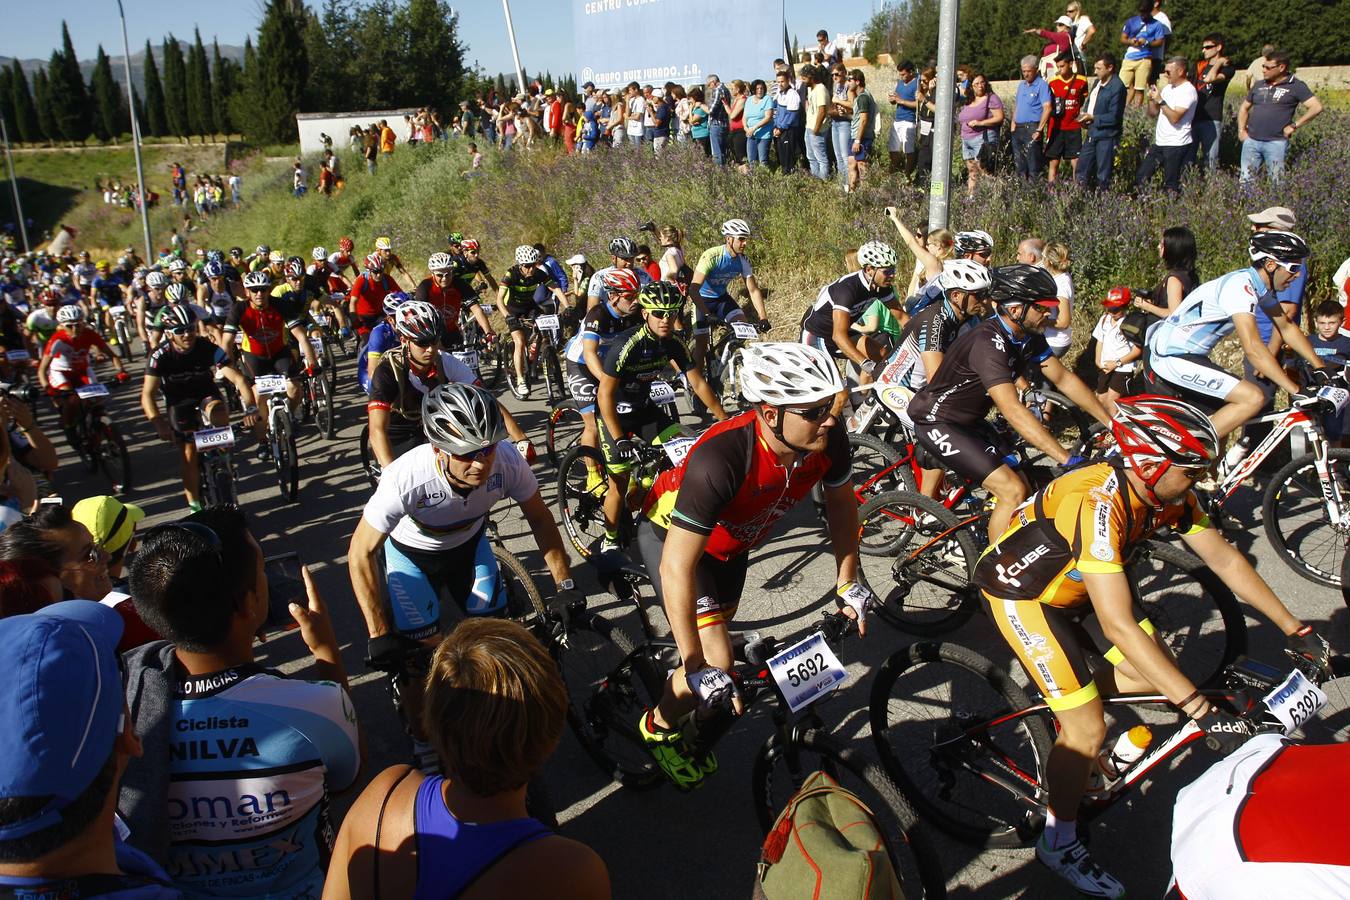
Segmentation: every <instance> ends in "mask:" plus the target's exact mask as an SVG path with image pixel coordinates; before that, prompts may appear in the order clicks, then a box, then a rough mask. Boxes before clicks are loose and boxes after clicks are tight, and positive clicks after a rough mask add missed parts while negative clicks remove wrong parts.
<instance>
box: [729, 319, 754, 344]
mask: <svg viewBox="0 0 1350 900" xmlns="http://www.w3.org/2000/svg"><path fill="white" fill-rule="evenodd" d="M731 334H732V336H733V337H735V338H736V340H738V341H752V340H754V339H755V338H756V337H757V336H758V335H759V329H757V328H756V327H755V326H753V325H751V324H750V323H749V322H739V321H738V322H732V323H731Z"/></svg>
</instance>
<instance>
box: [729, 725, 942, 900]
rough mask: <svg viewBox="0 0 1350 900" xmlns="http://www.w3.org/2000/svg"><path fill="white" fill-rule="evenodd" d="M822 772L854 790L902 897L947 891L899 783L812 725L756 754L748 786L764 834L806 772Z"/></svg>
mask: <svg viewBox="0 0 1350 900" xmlns="http://www.w3.org/2000/svg"><path fill="white" fill-rule="evenodd" d="M817 771H822V772H824V773H825V774H827V775H829V776H830V777H831V778H833V779H834V780H835V781H836V782H838V783H839V785H840V787H843V788H844V789H845V790H848V791H850V792H852V793H853V794H855V795H857V797H858V799H859V800H861V801H862V802H863V805H865V806H866V807H867V809H868V810H869V811H870V812H871V813H872V816H873V818H874V819H875V820H876V823H877V826H878V827H879V828H880V829H881V831H882V834H884V835H885V838H886V850H887V853H888V855H889V856H890V858H891V862H892V864H893V865H894V868H895V875H896V878H897V879H898V880H899V882H900V887H901V888H902V890H903V894H904V896H905V897H907V898H916V897H922V898H927V900H932V898H939V897H945V896H947V886H946V878H945V877H943V874H942V866H941V863H940V860H939V858H938V855H937V851H936V850H935V849H934V848H933V847H932V845H931V841H930V838H929V837H928V836H927V833H926V831H925V829H924V828H923V826H922V824H921V823H920V821H919V817H918V816H917V815H916V814H915V812H914V807H913V806H911V805H910V803H909V801H908V800H906V799H905V796H904V794H903V793H902V792H901V790H900V788H899V787H897V786H896V784H895V782H894V781H892V780H891V778H890V776H889V775H887V774H886V772H885V770H884V769H882V768H881V767H880V766H878V765H877V764H876V763H874V762H870V761H868V760H867V759H866V758H865V757H863V756H862V755H861V754H860V753H858V752H857V751H855V750H853V749H852V748H846V747H841V746H840V745H839V744H837V743H836V742H835V741H834V739H833V738H831V737H830V736H829V735H828V734H826V733H825V732H823V731H821V730H820V729H817V728H807V729H802V730H800V731H794V732H793V733H792V735H791V736H790V737H789V738H788V739H787V740H779V739H778V738H777V737H774V738H770V739H769V740H768V741H767V742H766V743H765V744H764V746H763V747H762V748H760V751H759V753H758V755H757V756H756V757H755V765H754V770H753V774H752V775H751V788H752V790H753V791H754V798H755V812H756V814H757V815H758V816H759V825H760V828H762V829H763V830H764V833H765V834H767V833H768V832H769V829H770V828H772V827H773V824H774V821H775V820H776V819H777V818H778V815H779V813H781V812H782V811H783V809H784V808H785V807H786V806H787V804H788V801H789V800H791V799H792V796H793V795H794V794H796V793H797V791H798V789H800V788H801V786H802V782H804V781H805V780H806V779H807V777H808V776H810V775H811V774H812V773H814V772H817Z"/></svg>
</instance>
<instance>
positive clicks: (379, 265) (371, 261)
mask: <svg viewBox="0 0 1350 900" xmlns="http://www.w3.org/2000/svg"><path fill="white" fill-rule="evenodd" d="M365 268H366V271H367V272H377V273H378V272H383V271H384V260H382V259H380V254H378V253H372V254H370V255H369V256H367V257H366V265H365Z"/></svg>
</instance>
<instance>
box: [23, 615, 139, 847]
mask: <svg viewBox="0 0 1350 900" xmlns="http://www.w3.org/2000/svg"><path fill="white" fill-rule="evenodd" d="M121 639H122V617H121V616H119V615H118V614H117V613H116V612H115V611H114V610H113V609H112V608H111V607H108V606H104V605H103V604H101V603H94V602H93V601H90V600H67V601H64V602H62V603H53V604H52V605H50V606H45V607H43V608H42V609H40V610H38V611H37V612H35V613H32V614H30V615H23V616H11V617H10V618H7V619H0V646H3V647H5V648H6V652H7V654H8V655H9V658H10V660H11V663H10V665H11V666H12V668H10V669H9V672H8V674H7V675H6V681H7V682H8V683H9V685H10V687H9V688H7V689H5V690H3V691H0V734H3V735H5V736H6V737H5V739H4V741H3V742H2V743H0V797H46V796H50V797H51V800H50V801H49V802H48V803H47V805H46V806H45V807H43V808H42V809H41V810H39V811H38V812H37V813H35V814H34V815H32V816H30V817H29V818H27V819H24V820H23V821H21V822H14V823H11V824H9V825H0V840H14V839H16V838H21V837H25V836H27V835H30V834H34V833H36V832H38V831H42V830H43V829H46V828H50V827H51V826H53V825H56V824H58V823H59V822H60V821H61V817H60V812H61V810H62V809H64V808H65V807H66V806H68V805H70V803H71V801H73V800H74V799H75V798H77V797H79V796H80V794H82V793H83V792H84V791H85V789H86V788H88V787H89V785H90V784H92V783H93V781H94V778H95V777H96V776H97V775H98V773H99V771H100V770H101V769H102V768H103V765H104V763H106V762H107V761H108V755H109V754H110V753H112V748H113V740H114V738H115V737H116V735H117V731H118V722H119V718H120V717H121V715H122V711H123V709H124V704H125V698H124V693H123V688H122V677H121V673H120V671H119V669H118V658H117V642H118V641H120V640H121Z"/></svg>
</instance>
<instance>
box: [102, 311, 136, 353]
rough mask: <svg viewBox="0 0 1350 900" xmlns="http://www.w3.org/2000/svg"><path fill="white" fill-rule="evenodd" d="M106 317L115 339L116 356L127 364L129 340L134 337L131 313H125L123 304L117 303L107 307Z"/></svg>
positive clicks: (134, 328)
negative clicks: (109, 319) (109, 321)
mask: <svg viewBox="0 0 1350 900" xmlns="http://www.w3.org/2000/svg"><path fill="white" fill-rule="evenodd" d="M108 315H109V316H110V317H111V318H112V331H113V335H114V336H115V337H116V338H117V351H118V355H119V356H121V357H122V361H123V362H129V361H130V360H131V340H132V338H133V337H135V336H136V326H134V325H133V324H132V323H131V313H129V312H127V308H126V305H125V304H122V303H119V304H118V305H116V306H110V307H108Z"/></svg>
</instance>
